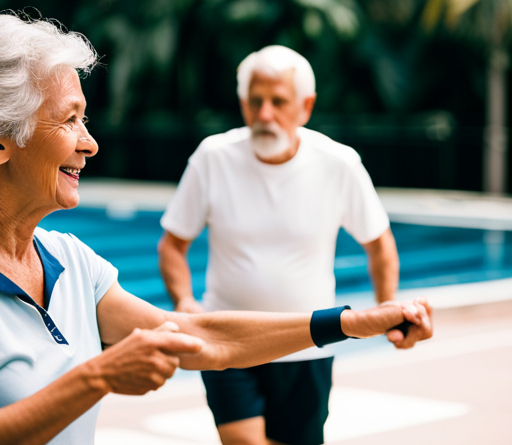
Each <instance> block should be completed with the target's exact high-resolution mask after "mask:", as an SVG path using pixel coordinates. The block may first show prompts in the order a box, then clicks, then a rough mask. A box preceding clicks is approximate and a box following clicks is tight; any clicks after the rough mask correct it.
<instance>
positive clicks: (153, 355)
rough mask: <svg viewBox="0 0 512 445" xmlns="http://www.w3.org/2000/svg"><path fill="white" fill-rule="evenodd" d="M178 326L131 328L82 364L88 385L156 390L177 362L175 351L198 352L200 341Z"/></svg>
mask: <svg viewBox="0 0 512 445" xmlns="http://www.w3.org/2000/svg"><path fill="white" fill-rule="evenodd" d="M178 330H179V328H178V325H177V324H175V323H173V322H169V321H167V322H165V323H164V324H162V325H161V326H159V327H158V328H155V329H134V331H133V332H132V333H131V334H130V335H129V336H128V337H126V338H125V339H123V340H122V341H120V342H119V343H117V344H115V345H114V346H111V347H109V348H108V349H107V350H105V351H104V352H103V353H102V354H100V355H99V356H98V357H95V358H94V359H92V360H89V361H88V362H86V363H84V365H83V366H86V367H88V369H89V375H90V376H91V377H90V384H91V385H92V386H93V387H96V388H98V387H99V388H102V389H103V390H104V391H105V392H106V393H108V392H114V393H117V394H130V395H142V394H145V393H147V392H148V391H151V390H156V389H158V388H159V387H160V386H162V385H163V384H164V383H165V382H166V380H167V379H169V378H170V377H171V376H172V375H173V374H174V372H175V371H176V368H177V367H178V366H179V364H180V360H179V358H178V357H177V355H176V354H178V353H187V354H195V353H198V352H200V351H201V349H202V347H203V343H204V342H203V340H201V339H199V338H197V337H193V336H191V335H187V334H181V333H178V332H177V331H178Z"/></svg>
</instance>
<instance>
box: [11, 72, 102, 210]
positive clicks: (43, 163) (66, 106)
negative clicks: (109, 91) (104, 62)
mask: <svg viewBox="0 0 512 445" xmlns="http://www.w3.org/2000/svg"><path fill="white" fill-rule="evenodd" d="M52 80H53V81H48V83H49V85H48V87H47V88H46V89H45V93H46V94H45V96H46V98H45V100H44V102H43V104H42V105H41V107H40V108H39V110H38V112H37V126H36V129H35V131H34V135H33V136H32V138H31V140H30V141H29V142H28V144H27V146H26V147H25V148H23V149H22V148H19V147H18V149H17V150H16V152H17V153H16V160H17V161H20V162H17V163H15V165H14V169H15V171H16V173H17V179H18V178H19V177H22V176H24V177H25V184H26V187H30V188H33V189H35V190H33V191H32V190H31V191H32V192H33V193H34V194H36V195H37V196H39V198H40V199H39V200H38V201H39V202H40V203H41V205H43V204H42V203H44V205H45V207H47V210H46V211H47V212H48V213H49V211H54V210H57V209H65V208H72V207H75V206H76V205H77V204H78V199H79V197H78V190H77V186H78V183H76V184H74V182H76V181H73V180H71V178H68V177H67V176H66V175H65V174H64V173H62V172H60V170H59V168H60V167H64V166H65V167H71V168H77V169H81V168H82V167H84V165H85V158H86V156H94V154H96V152H97V149H98V147H97V144H96V142H95V141H94V139H93V138H92V136H90V135H89V133H88V131H87V129H86V128H85V126H84V124H83V122H82V119H83V118H84V112H85V107H86V101H85V98H84V96H83V93H82V90H81V87H80V81H79V78H78V75H77V74H76V72H75V71H74V70H73V69H71V68H69V69H67V70H62V72H61V73H59V75H58V78H57V79H52ZM84 138H85V140H86V141H85V142H84V140H83V139H84ZM18 169H19V170H18ZM28 178H31V180H30V181H27V179H28ZM17 182H19V181H17ZM26 191H28V190H26ZM25 196H28V195H27V194H25ZM32 201H34V200H33V199H32Z"/></svg>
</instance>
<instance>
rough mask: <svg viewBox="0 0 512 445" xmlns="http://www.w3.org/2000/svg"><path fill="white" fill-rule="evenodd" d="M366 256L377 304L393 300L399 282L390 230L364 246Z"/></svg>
mask: <svg viewBox="0 0 512 445" xmlns="http://www.w3.org/2000/svg"><path fill="white" fill-rule="evenodd" d="M364 248H365V250H366V253H367V255H368V262H369V265H368V269H369V273H370V277H371V279H372V283H373V288H374V291H375V299H376V300H377V302H378V303H383V302H384V301H390V300H393V299H394V298H395V293H396V290H397V288H398V280H399V269H400V265H399V259H398V253H397V250H396V244H395V239H394V237H393V235H392V233H391V231H390V230H388V231H386V232H385V233H384V234H383V235H382V236H381V237H380V238H378V239H377V240H375V241H373V242H371V243H369V244H367V245H365V246H364Z"/></svg>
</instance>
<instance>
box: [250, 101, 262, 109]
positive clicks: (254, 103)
mask: <svg viewBox="0 0 512 445" xmlns="http://www.w3.org/2000/svg"><path fill="white" fill-rule="evenodd" d="M261 103H262V101H261V99H251V100H250V101H249V104H250V106H251V107H261Z"/></svg>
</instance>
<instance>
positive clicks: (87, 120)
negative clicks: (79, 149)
mask: <svg viewBox="0 0 512 445" xmlns="http://www.w3.org/2000/svg"><path fill="white" fill-rule="evenodd" d="M87 122H89V118H88V117H87V116H84V117H83V118H82V124H84V125H85V124H87Z"/></svg>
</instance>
